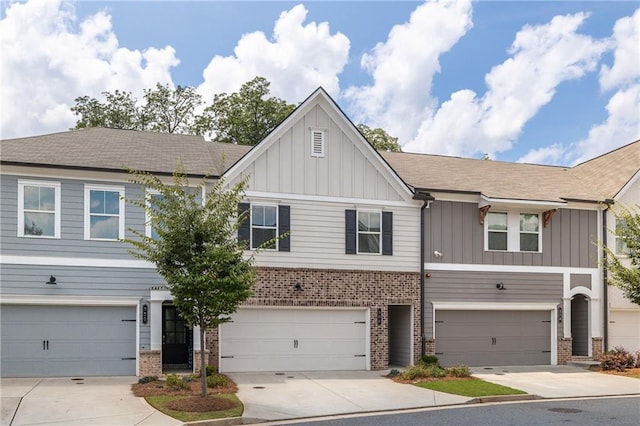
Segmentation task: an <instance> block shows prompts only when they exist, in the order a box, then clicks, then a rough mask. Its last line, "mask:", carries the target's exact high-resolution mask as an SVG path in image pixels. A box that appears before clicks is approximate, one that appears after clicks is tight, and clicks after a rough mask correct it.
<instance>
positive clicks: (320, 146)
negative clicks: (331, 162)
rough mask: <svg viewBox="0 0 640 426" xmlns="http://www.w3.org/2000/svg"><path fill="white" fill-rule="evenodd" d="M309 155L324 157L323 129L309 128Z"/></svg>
mask: <svg viewBox="0 0 640 426" xmlns="http://www.w3.org/2000/svg"><path fill="white" fill-rule="evenodd" d="M311 156H312V157H324V130H314V129H312V130H311Z"/></svg>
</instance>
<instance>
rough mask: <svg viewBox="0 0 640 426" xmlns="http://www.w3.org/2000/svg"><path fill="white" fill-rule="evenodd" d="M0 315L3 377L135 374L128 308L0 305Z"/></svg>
mask: <svg viewBox="0 0 640 426" xmlns="http://www.w3.org/2000/svg"><path fill="white" fill-rule="evenodd" d="M1 314H2V317H1V320H2V349H3V350H2V366H1V368H2V376H3V377H55V376H76V375H81V376H100V375H135V372H136V322H135V318H136V308H135V307H133V306H127V307H124V306H120V307H116V306H41V305H37V306H35V305H33V306H32V305H2V313H1ZM132 320H133V321H132Z"/></svg>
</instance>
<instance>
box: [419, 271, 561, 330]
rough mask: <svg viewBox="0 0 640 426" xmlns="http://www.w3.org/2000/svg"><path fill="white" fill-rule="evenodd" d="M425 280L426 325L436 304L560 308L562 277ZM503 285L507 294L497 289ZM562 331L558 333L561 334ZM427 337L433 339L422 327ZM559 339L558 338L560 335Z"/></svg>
mask: <svg viewBox="0 0 640 426" xmlns="http://www.w3.org/2000/svg"><path fill="white" fill-rule="evenodd" d="M429 273H430V274H431V276H430V277H429V278H426V279H425V301H426V303H425V305H424V311H423V313H424V319H425V324H433V305H432V304H431V301H438V302H469V301H474V302H487V303H557V304H558V305H561V304H562V291H563V275H562V274H561V273H505V272H486V271H430V272H429ZM499 282H501V283H503V284H504V287H505V288H506V290H498V289H496V283H499ZM561 331H562V330H561V327H559V328H558V332H559V333H561ZM425 333H426V337H427V338H430V337H433V335H432V329H431V327H429V326H427V327H425ZM559 335H561V334H559Z"/></svg>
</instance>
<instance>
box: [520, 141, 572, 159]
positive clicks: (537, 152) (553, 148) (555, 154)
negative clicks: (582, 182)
mask: <svg viewBox="0 0 640 426" xmlns="http://www.w3.org/2000/svg"><path fill="white" fill-rule="evenodd" d="M564 153H565V150H564V147H563V146H562V144H553V145H550V146H544V147H541V148H536V149H532V150H531V151H529V152H528V153H527V154H525V155H523V156H522V157H520V158H519V159H518V160H517V162H518V163H529V164H558V163H559V162H560V160H561V159H562V157H563V156H564Z"/></svg>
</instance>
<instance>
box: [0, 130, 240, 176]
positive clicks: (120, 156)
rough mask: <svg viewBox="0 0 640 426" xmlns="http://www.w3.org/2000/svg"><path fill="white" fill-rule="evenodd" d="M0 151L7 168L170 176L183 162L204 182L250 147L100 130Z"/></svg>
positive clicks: (12, 142)
mask: <svg viewBox="0 0 640 426" xmlns="http://www.w3.org/2000/svg"><path fill="white" fill-rule="evenodd" d="M0 148H1V150H2V151H1V153H2V163H3V164H12V163H13V164H24V165H33V166H51V167H63V168H79V169H97V170H113V171H123V168H124V167H129V168H132V169H136V170H144V171H148V172H153V173H162V174H164V173H169V174H170V173H172V172H173V171H174V170H175V168H176V163H177V161H178V160H181V161H182V163H183V165H184V168H185V171H186V172H187V173H188V174H190V175H199V176H204V175H207V174H211V175H220V174H222V173H223V172H224V170H225V169H226V168H228V167H230V166H231V165H233V163H235V162H236V161H237V160H238V159H239V158H240V157H241V156H242V155H244V153H246V152H247V151H248V150H249V148H250V147H247V146H239V145H232V144H223V143H217V142H207V141H205V140H204V138H203V137H202V136H190V135H178V134H170V133H154V132H140V131H135V130H120V129H105V128H99V127H96V128H88V129H81V130H72V131H68V132H61V133H53V134H49V135H43V136H33V137H28V138H19V139H7V140H3V141H2V144H1V145H0ZM222 158H224V159H225V160H224V166H223V162H222V161H221V160H222Z"/></svg>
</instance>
